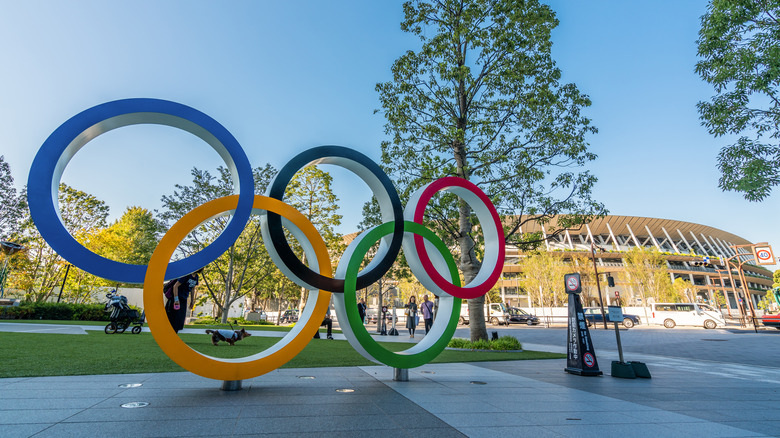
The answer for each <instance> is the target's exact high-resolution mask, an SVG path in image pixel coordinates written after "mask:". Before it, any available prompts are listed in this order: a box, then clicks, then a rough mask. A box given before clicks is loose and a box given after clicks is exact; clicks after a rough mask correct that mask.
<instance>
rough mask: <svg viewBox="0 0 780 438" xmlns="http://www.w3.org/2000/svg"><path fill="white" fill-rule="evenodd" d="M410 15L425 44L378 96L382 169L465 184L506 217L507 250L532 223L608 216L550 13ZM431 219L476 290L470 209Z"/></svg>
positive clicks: (443, 204) (479, 325) (485, 8)
mask: <svg viewBox="0 0 780 438" xmlns="http://www.w3.org/2000/svg"><path fill="white" fill-rule="evenodd" d="M403 8H404V20H403V22H402V23H401V29H402V30H403V31H405V32H410V33H412V34H414V35H416V36H418V37H419V38H420V40H421V42H422V46H421V47H420V49H419V50H417V51H412V50H409V51H407V52H406V53H405V54H404V55H402V56H401V57H400V58H398V59H397V60H396V61H395V62H394V63H393V66H392V74H393V78H392V80H391V81H389V82H385V83H380V84H377V87H376V88H377V91H378V92H379V97H380V102H381V106H382V108H381V110H380V111H381V112H382V113H383V114H384V116H385V118H386V120H387V123H386V124H385V131H386V133H387V134H388V135H389V136H390V138H391V140H390V141H386V142H384V143H383V144H382V161H383V164H384V166H385V167H386V168H387V169H388V170H389V171H390V172H391V173H392V175H393V176H394V178H395V179H396V180H397V181H398V183H399V185H400V187H401V190H402V192H403V193H406V194H408V193H410V191H412V190H414V189H416V188H418V187H420V186H422V185H423V184H426V183H428V182H430V181H432V180H435V179H438V178H441V177H443V176H458V177H461V178H464V179H467V180H469V181H471V182H473V183H475V184H477V185H478V186H479V187H480V188H481V189H482V190H483V191H485V192H486V193H487V195H488V196H489V197H490V198H491V199H492V200H493V202H494V204H495V205H496V206H497V207H498V208H499V211H500V212H501V213H502V214H505V215H507V218H506V221H505V234H506V237H507V242H508V243H510V244H517V245H522V246H525V244H527V243H529V240H528V236H527V235H524V234H522V233H521V232H520V231H521V229H522V225H523V224H524V223H525V222H527V221H542V222H545V221H546V220H547V219H549V218H551V217H552V216H553V215H556V214H564V213H565V214H566V215H564V216H563V218H562V220H561V221H559V222H558V225H559V226H561V227H566V226H572V225H577V224H581V223H582V222H583V221H584V220H586V217H587V216H590V215H593V214H600V213H603V212H604V209H603V206H602V205H600V204H599V203H596V202H594V201H593V200H592V199H591V189H592V187H593V184H594V183H595V181H596V178H595V177H593V176H592V175H591V174H590V173H589V172H587V171H583V170H582V166H583V165H585V164H586V163H588V162H589V161H591V160H593V159H595V155H594V154H593V153H591V152H589V151H588V144H587V141H586V137H587V135H588V134H592V133H595V132H596V128H595V127H593V126H592V125H591V122H590V120H589V119H588V118H587V117H586V116H584V115H583V114H582V110H583V109H584V108H585V107H588V106H589V105H590V103H591V102H590V99H589V98H588V97H587V96H586V95H584V94H582V93H580V91H579V90H578V89H577V87H576V86H575V85H574V84H571V83H561V81H560V78H561V71H560V69H558V68H557V67H556V64H555V62H554V61H553V59H552V56H551V54H550V49H551V46H552V42H551V41H550V33H551V31H552V30H553V29H554V28H555V27H556V26H557V25H558V20H557V19H556V18H555V14H554V12H553V11H552V10H551V9H550V8H549V7H548V6H546V5H542V4H540V3H539V2H538V1H536V0H527V1H523V0H438V1H422V0H416V1H409V2H406V3H404V6H403ZM429 212H430V214H429V217H428V220H429V226H431V227H432V228H435V229H436V230H437V232H439V233H440V234H441V237H442V238H444V239H445V242H449V243H450V244H451V245H452V246H457V247H458V249H459V252H460V254H459V255H458V256H459V267H460V270H461V271H462V273H463V277H464V279H465V281H466V283H468V282H470V281H471V280H472V279H473V278H474V277H475V275H476V273H477V272H478V271H479V268H480V261H479V260H478V258H477V257H478V254H479V253H480V251H481V248H480V246H479V245H480V242H479V235H478V234H475V230H476V229H477V228H476V226H477V225H478V223H477V220H476V217H475V216H474V215H473V214H472V209H471V207H470V206H469V205H467V204H465V203H464V202H462V201H459V200H458V199H457V198H453V197H450V196H440V197H438V198H437V199H434V201H433V202H432V203H431V205H430V207H429ZM521 215H524V216H521ZM553 233H554V232H553ZM537 237H538V236H537ZM561 282H563V279H561ZM483 304H484V297H483V298H480V299H472V300H469V312H470V313H471V315H472V316H473V318H472V320H473V322H472V323H471V325H470V327H471V338H472V340H476V339H486V338H487V329H486V327H485V321H484V317H483V316H484V314H483Z"/></svg>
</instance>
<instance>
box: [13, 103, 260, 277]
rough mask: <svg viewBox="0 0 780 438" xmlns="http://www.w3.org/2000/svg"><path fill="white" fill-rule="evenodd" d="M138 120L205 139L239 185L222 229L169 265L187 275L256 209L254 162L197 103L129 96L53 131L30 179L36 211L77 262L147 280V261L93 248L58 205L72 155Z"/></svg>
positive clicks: (48, 234) (44, 228)
mask: <svg viewBox="0 0 780 438" xmlns="http://www.w3.org/2000/svg"><path fill="white" fill-rule="evenodd" d="M136 124H156V125H167V126H172V127H175V128H179V129H182V130H184V131H187V132H189V133H191V134H193V135H195V136H197V137H199V138H201V139H202V140H204V141H205V142H206V143H208V144H209V145H211V146H212V147H213V148H214V149H215V150H216V151H217V153H219V155H220V156H221V157H222V159H223V160H225V163H226V164H227V166H228V168H229V169H230V170H231V172H232V174H233V181H234V184H235V185H236V186H237V187H236V188H237V189H238V193H239V197H238V206H237V207H236V210H235V212H233V217H232V218H231V220H230V222H229V223H228V225H227V226H226V227H225V229H224V230H223V231H222V234H220V235H219V237H218V238H217V239H216V240H214V242H212V243H211V244H210V245H208V246H207V247H205V248H204V249H202V250H201V251H199V252H197V253H195V254H193V255H191V256H189V257H187V258H184V259H182V260H177V261H175V262H172V263H171V264H170V265H169V266H168V270H167V272H166V277H167V278H178V277H182V276H184V275H186V274H189V273H191V272H194V271H197V270H198V269H200V268H202V267H203V266H206V265H207V264H209V263H211V262H213V261H214V260H216V259H217V257H219V256H220V255H221V254H222V253H224V252H225V251H227V250H228V249H229V248H230V246H231V245H232V244H233V243H234V242H235V241H236V240H237V239H238V237H239V235H240V234H241V232H242V231H243V230H244V227H245V226H246V223H247V221H248V220H249V216H250V214H251V213H252V202H253V200H254V191H255V185H254V176H253V174H252V166H251V165H250V164H249V159H248V158H247V156H246V153H245V152H244V150H243V149H242V148H241V145H240V144H239V143H238V140H236V139H235V138H234V137H233V135H232V134H231V133H230V132H229V131H228V130H227V129H225V127H224V126H222V125H221V124H219V123H218V122H217V121H216V120H214V119H212V118H211V117H209V116H207V115H206V114H204V113H202V112H200V111H198V110H196V109H194V108H191V107H189V106H186V105H182V104H179V103H176V102H171V101H167V100H160V99H123V100H116V101H113V102H107V103H103V104H100V105H97V106H94V107H92V108H89V109H87V110H85V111H83V112H81V113H79V114H77V115H75V116H73V117H71V118H70V119H69V120H68V121H66V122H65V123H63V124H62V125H60V127H59V128H57V129H56V130H55V131H54V132H52V134H51V135H50V136H49V138H47V139H46V141H45V142H44V143H43V145H42V146H41V148H40V150H38V153H37V155H36V156H35V159H34V160H33V163H32V166H31V168H30V176H29V179H28V181H27V199H28V203H29V208H30V216H31V217H32V219H33V222H35V226H36V227H37V228H38V231H39V232H40V233H41V236H42V237H43V238H44V240H46V242H47V243H48V244H49V246H51V247H52V249H53V250H54V251H55V252H57V253H58V254H59V255H61V256H62V257H63V258H64V259H65V260H67V261H68V262H70V263H71V264H73V265H74V266H77V267H79V268H81V269H83V270H84V271H87V272H89V273H91V274H93V275H96V276H98V277H103V278H106V279H109V280H112V281H118V282H124V283H143V282H144V276H145V275H146V268H147V266H146V265H131V264H127V263H120V262H117V261H114V260H109V259H107V258H105V257H101V256H99V255H97V254H95V253H93V252H92V251H90V250H88V249H87V248H85V247H84V246H83V245H81V244H80V243H79V242H78V241H76V239H74V238H73V236H71V235H70V233H69V232H68V230H67V229H66V228H65V226H64V225H63V223H62V221H61V219H60V217H59V215H58V213H57V208H56V205H57V204H56V202H58V201H57V195H56V194H57V192H58V190H59V183H60V177H61V176H62V172H63V171H64V169H65V166H66V165H67V163H68V161H70V158H72V157H73V155H74V154H75V153H76V152H77V151H78V150H79V149H80V148H81V147H82V146H84V145H85V144H86V143H87V142H89V141H90V140H92V139H94V138H95V137H97V136H99V135H100V134H103V133H105V132H108V131H110V130H112V129H115V128H119V127H122V126H128V125H136ZM236 181H237V183H236Z"/></svg>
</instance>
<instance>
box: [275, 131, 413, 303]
mask: <svg viewBox="0 0 780 438" xmlns="http://www.w3.org/2000/svg"><path fill="white" fill-rule="evenodd" d="M329 158H335V159H336V160H333V161H329V160H328V159H329ZM338 158H342V159H347V160H350V161H352V162H354V163H356V164H358V165H360V166H362V167H364V168H365V169H366V170H368V171H369V172H371V173H372V174H373V175H374V176H375V177H376V178H377V179H378V180H379V183H380V184H381V185H382V188H383V189H384V190H385V192H386V193H387V195H388V197H389V199H390V204H391V205H392V208H393V220H394V221H395V224H394V226H393V234H392V240H391V242H390V245H389V247H388V250H387V253H386V255H385V257H384V258H383V259H381V260H380V261H379V262H377V264H376V265H375V266H374V267H372V268H371V269H369V270H368V271H367V272H364V273H363V274H361V275H359V276H358V277H357V289H363V288H365V287H367V286H369V285H371V284H372V283H374V282H376V281H377V280H379V279H380V278H382V276H384V275H385V274H386V273H387V271H389V270H390V268H391V267H392V266H393V263H395V260H396V257H397V256H398V252H399V251H400V250H401V243H402V241H403V237H404V215H403V206H402V205H401V198H400V197H399V196H398V192H397V191H396V189H395V186H394V185H393V183H392V181H390V177H388V176H387V174H386V173H385V172H384V171H383V170H382V168H381V167H379V165H378V164H376V163H375V162H374V161H373V160H371V159H370V158H368V157H367V156H365V155H363V154H361V153H360V152H358V151H355V150H353V149H349V148H345V147H342V146H318V147H315V148H312V149H309V150H307V151H304V152H302V153H300V154H298V155H297V156H295V157H294V158H293V159H292V160H290V161H289V162H288V163H287V164H286V165H285V166H284V167H283V168H282V170H280V171H279V173H278V174H277V175H276V178H274V181H273V183H271V187H270V188H269V190H268V196H269V197H271V198H275V199H278V200H280V201H283V199H282V198H283V197H284V191H285V189H286V188H287V185H288V184H289V183H290V180H292V177H293V176H294V175H295V173H296V172H298V170H300V169H302V168H304V167H306V166H307V165H309V164H311V163H312V162H313V161H317V163H323V164H335V165H338V166H341V167H344V166H343V165H342V164H343V163H340V162H339V161H340V160H338ZM345 168H346V167H345ZM347 169H348V168H347ZM348 170H352V169H348ZM353 171H354V170H353ZM358 176H360V175H358ZM364 181H365V180H364ZM366 182H368V181H366ZM377 198H379V197H378V196H377ZM267 218H268V221H267V223H268V232H269V235H270V237H271V242H270V243H271V245H272V246H273V248H274V250H275V251H276V253H277V254H278V255H279V258H280V259H281V260H282V262H283V263H284V264H285V265H286V266H287V268H288V269H289V270H290V271H291V272H292V273H293V274H295V275H296V276H297V277H298V278H300V279H301V280H303V282H305V283H306V284H309V285H311V286H314V287H316V288H317V289H322V290H326V291H328V292H336V293H339V292H341V293H343V292H344V280H339V279H335V278H330V277H325V276H324V275H320V274H318V273H316V272H314V271H312V270H311V269H309V267H308V266H306V265H304V264H303V263H302V262H301V261H300V260H299V259H298V257H297V256H296V255H295V253H294V252H293V250H292V248H290V244H289V243H288V242H287V239H286V238H285V237H284V229H283V227H282V218H281V216H279V215H278V214H276V213H272V212H270V211H269V212H268V215H267Z"/></svg>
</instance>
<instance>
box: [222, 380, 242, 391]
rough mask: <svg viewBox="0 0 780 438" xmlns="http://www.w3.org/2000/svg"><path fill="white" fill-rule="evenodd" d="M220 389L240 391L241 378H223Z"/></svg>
mask: <svg viewBox="0 0 780 438" xmlns="http://www.w3.org/2000/svg"><path fill="white" fill-rule="evenodd" d="M219 389H221V390H223V391H240V390H241V380H223V381H222V387H221V388H219Z"/></svg>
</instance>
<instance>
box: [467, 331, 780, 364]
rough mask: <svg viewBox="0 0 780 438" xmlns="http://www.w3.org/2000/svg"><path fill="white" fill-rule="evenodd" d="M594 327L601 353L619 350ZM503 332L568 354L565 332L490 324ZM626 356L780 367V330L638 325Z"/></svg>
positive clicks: (624, 337)
mask: <svg viewBox="0 0 780 438" xmlns="http://www.w3.org/2000/svg"><path fill="white" fill-rule="evenodd" d="M599 327H600V328H593V327H591V328H590V335H591V338H592V340H593V345H594V346H595V348H596V353H597V354H598V353H599V351H600V350H604V351H617V343H616V340H615V330H614V328H610V329H609V330H604V328H603V325H599ZM492 332H498V335H499V336H513V337H515V338H517V339H518V340H519V341H520V343H522V344H523V346H524V348H528V349H530V350H533V348H529V344H535V345H547V346H559V347H560V349H561V350H560V351H561V352H565V347H566V328H563V327H561V328H545V327H543V326H535V327H529V326H525V325H512V326H509V327H508V328H507V327H506V326H492V325H488V335H490V334H491V333H492ZM455 337H459V338H468V337H469V329H468V326H459V327H458V329H457V330H456V331H455ZM620 339H621V342H622V344H623V353H624V354H625V356H626V360H637V359H634V358H632V353H633V354H645V355H654V356H663V357H668V358H677V359H691V360H697V361H711V362H722V363H732V364H741V365H759V366H764V367H772V368H780V330H760V331H759V332H758V333H755V332H754V331H753V330H752V329H736V328H725V329H715V330H705V329H703V328H679V327H678V328H673V329H665V328H663V327H656V326H652V327H646V326H645V327H642V326H638V327H634V328H632V329H629V330H625V329H623V330H620Z"/></svg>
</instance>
